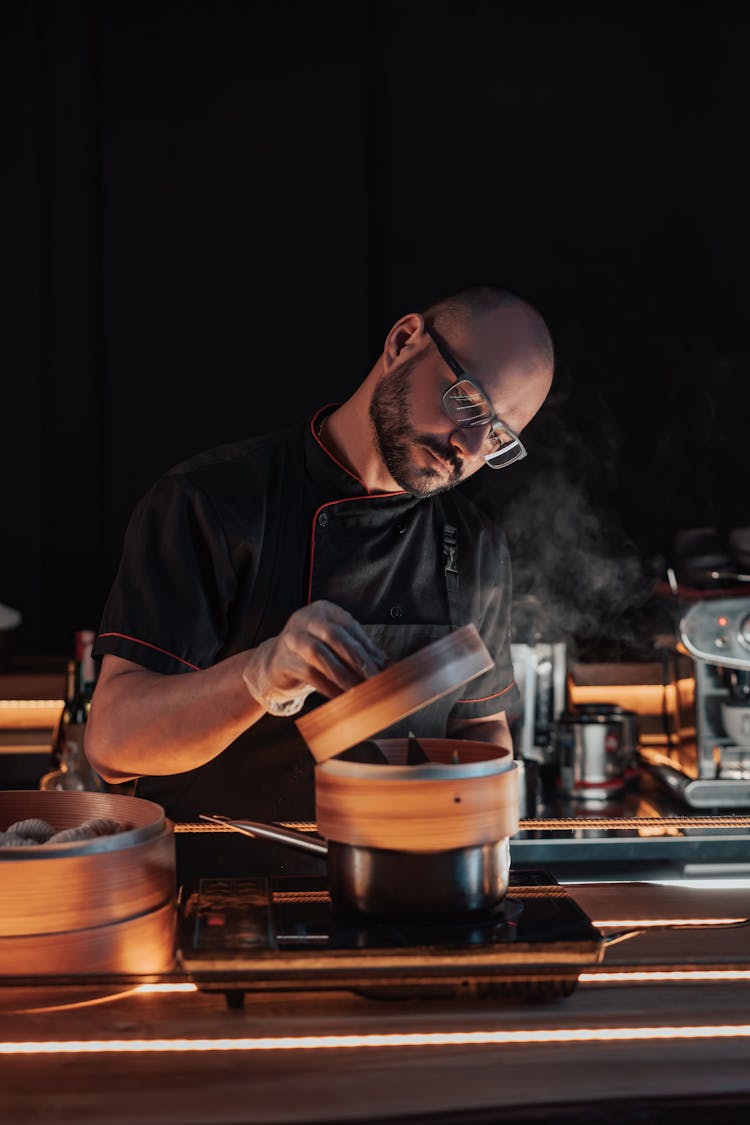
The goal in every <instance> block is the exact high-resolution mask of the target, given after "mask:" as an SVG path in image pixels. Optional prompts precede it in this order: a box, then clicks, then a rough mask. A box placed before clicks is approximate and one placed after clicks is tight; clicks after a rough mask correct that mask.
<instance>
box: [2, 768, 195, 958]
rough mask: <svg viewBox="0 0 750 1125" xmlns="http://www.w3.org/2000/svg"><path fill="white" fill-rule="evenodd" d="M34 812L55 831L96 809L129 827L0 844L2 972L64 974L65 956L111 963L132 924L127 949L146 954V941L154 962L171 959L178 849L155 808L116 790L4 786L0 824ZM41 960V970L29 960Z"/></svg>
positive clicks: (96, 813)
mask: <svg viewBox="0 0 750 1125" xmlns="http://www.w3.org/2000/svg"><path fill="white" fill-rule="evenodd" d="M30 817H40V818H41V819H42V820H46V821H47V822H48V823H49V824H51V825H52V826H53V827H54V828H55V829H57V830H60V829H63V828H72V827H74V826H75V825H78V824H81V823H82V822H83V821H85V820H88V819H90V818H92V817H111V818H112V819H113V820H116V821H117V822H118V823H120V824H122V825H126V826H128V827H127V830H126V831H123V832H118V833H115V834H113V835H111V836H101V837H98V838H96V839H94V840H86V841H78V842H71V843H65V844H55V845H39V846H37V847H31V846H29V847H13V848H0V964H2V965H4V966H5V967H4V968H3V969H2V970H0V971H2V972H37V971H47V972H61V971H63V970H62V969H61V968H60V963H61V960H60V959H61V958H62V960H63V961H64V963H65V964H66V966H67V969H66V970H65V971H71V972H72V971H77V970H89V969H90V966H91V964H92V962H93V963H99V961H101V962H102V963H104V964H106V966H107V968H109V969H111V970H113V971H115V970H116V968H117V966H118V965H120V964H121V963H122V957H123V954H122V952H121V946H122V943H123V941H124V936H123V935H126V934H127V933H128V928H129V927H130V929H131V930H132V933H131V937H130V938H128V941H131V939H132V943H133V948H138V949H139V950H140V952H141V953H142V952H143V947H144V942H145V944H146V946H148V945H149V943H151V955H150V960H151V962H154V963H159V964H160V965H163V964H164V963H165V961H166V963H169V962H170V961H171V956H172V949H173V935H172V932H171V930H170V928H169V924H168V918H169V912H170V910H172V911H173V903H174V900H175V892H176V875H175V848H174V834H173V827H172V824H171V822H170V821H168V820H167V819H166V818H165V816H164V810H163V809H162V808H161V806H160V805H157V804H154V803H153V802H151V801H143V800H140V799H139V798H136V797H126V796H123V795H121V794H116V793H88V792H66V791H50V792H40V791H37V790H31V791H27V792H25V791H20V792H0V829H5V828H7V826H8V825H9V824H12V823H14V822H15V821H17V820H25V819H27V818H30ZM143 935H146V937H143ZM97 942H101V943H102V944H101V946H100V948H99V954H98V955H96V956H94V953H93V952H92V951H93V949H94V947H95V946H96V944H97ZM125 944H127V942H126V943H125ZM33 950H36V951H38V953H33V956H32V951H33ZM42 950H48V954H49V962H48V954H47V953H44V954H43V953H42V952H41V951H42ZM76 950H77V951H78V955H79V959H80V963H77V960H76V957H77V955H76ZM58 952H59V956H58ZM14 958H15V960H14ZM148 961H149V957H148V956H147V957H146V958H145V960H144V964H145V963H147V962H148ZM37 963H38V964H39V965H42V964H44V965H45V966H46V968H45V969H44V970H42V969H41V968H33V969H32V968H29V967H28V966H29V965H31V964H34V965H37ZM24 966H25V967H24ZM144 971H145V970H144Z"/></svg>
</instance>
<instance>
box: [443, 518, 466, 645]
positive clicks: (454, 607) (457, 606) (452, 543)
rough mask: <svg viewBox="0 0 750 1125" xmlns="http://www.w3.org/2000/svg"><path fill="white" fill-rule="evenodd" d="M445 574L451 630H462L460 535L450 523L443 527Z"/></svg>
mask: <svg viewBox="0 0 750 1125" xmlns="http://www.w3.org/2000/svg"><path fill="white" fill-rule="evenodd" d="M443 574H444V575H445V590H446V593H447V595H448V618H449V620H450V624H451V628H452V629H460V627H461V626H462V625H463V623H464V622H463V616H462V614H461V588H460V585H459V581H458V533H457V531H456V529H455V527H453V525H452V524H450V523H446V524H444V525H443Z"/></svg>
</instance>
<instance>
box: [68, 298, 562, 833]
mask: <svg viewBox="0 0 750 1125" xmlns="http://www.w3.org/2000/svg"><path fill="white" fill-rule="evenodd" d="M551 378H552V346H551V342H550V338H549V334H548V332H547V328H546V326H545V324H544V322H543V320H542V318H541V317H540V315H539V314H538V313H537V312H536V311H535V310H534V309H533V308H531V307H530V306H529V305H528V304H526V303H525V302H524V301H522V300H521V299H520V298H518V297H516V296H515V295H513V294H510V293H508V292H505V291H503V290H500V289H496V288H494V287H488V286H479V287H475V288H472V289H468V290H464V291H462V292H461V293H458V294H456V295H454V296H452V297H449V298H447V299H445V300H443V301H440V302H438V303H437V304H436V305H433V306H432V307H431V308H429V309H427V310H426V311H425V312H424V313H423V314H420V313H409V314H408V315H406V316H403V317H402V318H401V319H400V320H399V321H398V322H397V323H396V324H395V325H394V326H393V328H392V329H391V330H390V332H389V333H388V336H387V338H386V341H385V346H384V349H383V354H382V356H381V357H380V359H379V360H378V361H377V363H376V364H375V366H374V367H373V369H372V370H371V372H370V373H369V375H368V376H367V378H366V379H365V380H364V382H363V383H362V384H361V386H360V387H359V388H358V389H357V390H356V391H355V392H354V394H353V395H352V396H351V398H349V399H348V400H347V401H346V402H345V403H343V405H341V406H339V407H337V408H335V407H326V408H324V409H323V410H320V411H318V413H317V414H316V415H315V417H314V418H313V420H312V422H311V423H309V424H305V425H297V426H294V427H292V428H291V429H290V430H287V431H284V432H283V433H280V434H273V435H271V436H268V437H259V438H252V439H250V440H248V441H245V442H241V443H238V444H236V445H230V446H224V447H221V448H219V449H215V450H211V451H209V452H208V453H205V454H202V455H200V456H198V457H196V458H193V459H192V460H190V461H188V462H186V463H184V464H183V465H180V466H178V467H177V468H175V469H173V470H172V471H171V472H170V473H168V474H167V476H165V477H164V478H163V479H162V480H161V481H159V482H158V483H157V484H156V485H155V486H154V488H153V489H152V490H151V492H150V493H149V494H148V495H147V496H146V497H145V498H144V500H142V501H141V503H140V504H139V505H138V507H137V508H136V510H135V512H134V515H133V517H132V519H131V522H130V526H129V528H128V533H127V537H126V541H125V548H124V554H123V560H122V563H121V566H120V570H119V572H118V575H117V579H116V581H115V584H114V587H113V590H112V592H111V594H110V597H109V600H108V602H107V606H106V608H105V612H104V618H103V622H102V627H101V632H100V634H99V637H98V639H97V642H96V646H95V649H94V653H95V655H96V656H97V657H102V658H103V660H102V667H101V673H100V676H99V682H98V684H97V688H96V692H95V696H94V701H93V705H92V709H91V714H90V718H89V722H88V730H87V734H86V752H87V755H88V757H89V759H90V761H91V763H92V764H93V765H94V767H95V768H96V769H97V770H98V771H99V773H100V774H102V776H103V777H104V778H106V779H107V780H108V781H111V782H118V781H125V780H128V779H132V778H134V777H138V778H139V779H140V780H139V783H138V793H139V795H141V796H144V797H149V798H151V799H154V800H157V801H160V802H161V803H162V804H163V805H164V806H165V808H166V809H167V812H168V814H169V815H170V816H172V817H173V818H174V819H177V820H191V819H194V818H195V817H196V816H197V814H198V813H200V812H202V811H207V812H208V811H211V812H216V811H218V812H223V813H225V814H228V815H231V816H246V817H255V818H256V819H266V820H268V819H273V820H295V819H308V818H310V817H311V816H312V815H313V809H314V796H313V760H312V756H311V755H310V753H309V751H308V750H307V748H306V747H305V745H304V743H303V742H302V740H301V738H300V737H299V735H298V733H297V731H296V728H295V726H294V720H293V718H292V716H293V715H295V714H297V713H298V712H299V711H300V709H301V708H302V707H303V706H305V707H308V708H309V707H310V706H312V705H313V704H314V703H315V702H316V700H315V699H310V698H308V697H309V696H310V695H311V693H313V692H317V693H319V694H318V699H317V702H321V699H320V696H323V697H331V696H333V695H336V694H337V693H339V692H341V691H345V690H347V689H348V688H350V687H353V686H354V685H355V684H357V683H359V682H361V680H362V679H363V678H366V677H368V676H370V675H373V674H374V673H376V672H377V671H379V670H381V669H382V668H383V667H384V666H385V664H386V663H387V662H388V661H394V660H397V659H400V658H401V657H403V656H406V655H408V654H409V653H410V652H413V651H415V650H416V649H418V648H421V647H423V646H424V645H425V644H427V643H429V641H431V640H434V639H436V638H437V637H439V636H441V635H443V634H445V633H446V632H448V631H449V630H450V629H452V628H458V627H459V626H461V625H463V624H466V623H468V622H469V621H473V622H474V623H475V624H476V625H477V627H478V628H479V630H480V632H481V634H482V636H483V639H484V641H485V643H486V644H487V646H488V648H489V650H490V652H491V654H492V656H493V657H494V658H495V667H494V669H492V670H491V671H490V672H488V673H486V674H485V675H483V676H482V677H480V678H479V679H477V680H475V681H473V682H472V683H471V684H470V685H468V687H467V689H466V690H465V691H461V690H458V691H456V692H454V693H453V694H452V695H450V696H447V697H445V698H444V699H443V700H440V701H438V702H437V703H436V704H433V705H432V706H431V707H428V708H425V709H424V710H423V711H420V712H418V713H417V714H416V715H414V716H411V717H410V718H409V719H408V721H405V723H404V724H401V725H399V726H398V727H397V728H390V729H389V734H391V735H392V736H393V735H395V734H405V733H406V729H407V727H408V728H410V729H413V730H414V732H415V733H416V734H417V735H418V736H419V735H422V736H426V735H429V736H432V737H442V736H444V735H445V734H446V733H449V734H451V735H460V736H465V737H471V738H478V739H482V740H485V741H491V742H494V743H497V744H500V745H510V735H509V732H508V727H507V722H506V720H505V709H506V707H507V706H508V704H509V703H510V702H512V701H514V700H515V699H516V698H517V688H516V687H515V684H514V681H513V669H512V665H511V662H510V638H509V606H510V564H509V559H508V553H507V545H506V543H505V538H504V536H503V533H502V531H501V530H500V529H499V528H498V527H497V526H496V525H494V523H493V522H492V521H491V520H489V519H488V518H487V517H486V516H485V515H483V514H482V513H480V512H479V510H478V509H477V508H476V507H475V505H473V504H472V503H471V502H470V501H469V500H468V499H467V498H466V497H465V496H463V495H462V494H460V493H455V492H451V491H450V490H451V489H452V488H453V486H454V485H456V484H458V483H459V481H462V480H465V479H466V478H467V477H469V476H471V475H472V474H473V473H475V472H477V471H478V470H479V469H480V468H483V467H484V466H485V465H490V466H491V467H493V468H498V467H499V468H502V467H505V466H506V465H508V464H510V463H512V462H513V461H514V460H517V459H519V458H520V457H522V456H523V455H524V450H523V446H522V445H521V442H520V440H519V439H518V436H517V435H518V433H519V432H520V431H521V430H522V429H523V428H524V426H525V425H526V424H527V423H528V422H529V421H530V419H531V418H532V417H533V416H534V414H536V412H537V410H538V409H539V407H540V406H541V405H542V403H543V401H544V399H545V397H546V395H547V392H548V390H549V386H550V382H551ZM469 689H470V690H469ZM402 727H403V729H402Z"/></svg>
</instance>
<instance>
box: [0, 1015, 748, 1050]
mask: <svg viewBox="0 0 750 1125" xmlns="http://www.w3.org/2000/svg"><path fill="white" fill-rule="evenodd" d="M748 1038H750V1024H746V1023H742V1024H717V1025H712V1024H697V1025H695V1026H687V1027H679V1026H678V1027H675V1026H667V1027H576V1028H543V1029H538V1030H531V1029H526V1028H524V1029H523V1030H521V1031H506V1030H504V1031H433V1032H413V1033H407V1034H403V1035H395V1034H387V1035H301V1036H279V1037H277V1038H271V1037H268V1038H258V1039H91V1040H85V1039H84V1040H81V1039H69V1040H64V1039H63V1040H53V1041H47V1042H44V1041H43V1042H37V1043H35V1042H18V1043H0V1055H57V1054H77V1055H80V1054H88V1055H96V1054H115V1053H128V1054H142V1053H146V1052H148V1053H151V1054H155V1053H167V1052H169V1053H182V1052H184V1053H189V1052H197V1051H201V1052H207V1051H299V1050H342V1049H351V1048H373V1047H376V1048H377V1047H381V1048H382V1047H400V1048H403V1047H469V1046H474V1047H485V1046H487V1047H489V1046H498V1045H503V1044H520V1045H522V1044H527V1043H561V1044H564V1043H610V1042H617V1041H620V1042H623V1041H628V1040H649V1039H748Z"/></svg>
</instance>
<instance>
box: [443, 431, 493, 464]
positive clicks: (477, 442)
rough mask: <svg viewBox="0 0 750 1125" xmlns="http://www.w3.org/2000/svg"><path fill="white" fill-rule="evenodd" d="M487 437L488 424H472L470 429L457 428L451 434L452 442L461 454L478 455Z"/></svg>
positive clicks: (467, 455) (464, 455)
mask: <svg viewBox="0 0 750 1125" xmlns="http://www.w3.org/2000/svg"><path fill="white" fill-rule="evenodd" d="M486 438H487V426H472V427H471V428H470V429H465V430H462V429H455V430H454V431H453V433H452V434H451V436H450V444H451V446H452V448H453V449H455V450H457V451H458V452H459V453H460V454H461V456H462V457H463V458H464V459H466V458H471V457H476V456H477V454H478V453H479V452H480V450H481V449H482V446H483V445H484V443H485V440H486Z"/></svg>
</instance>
